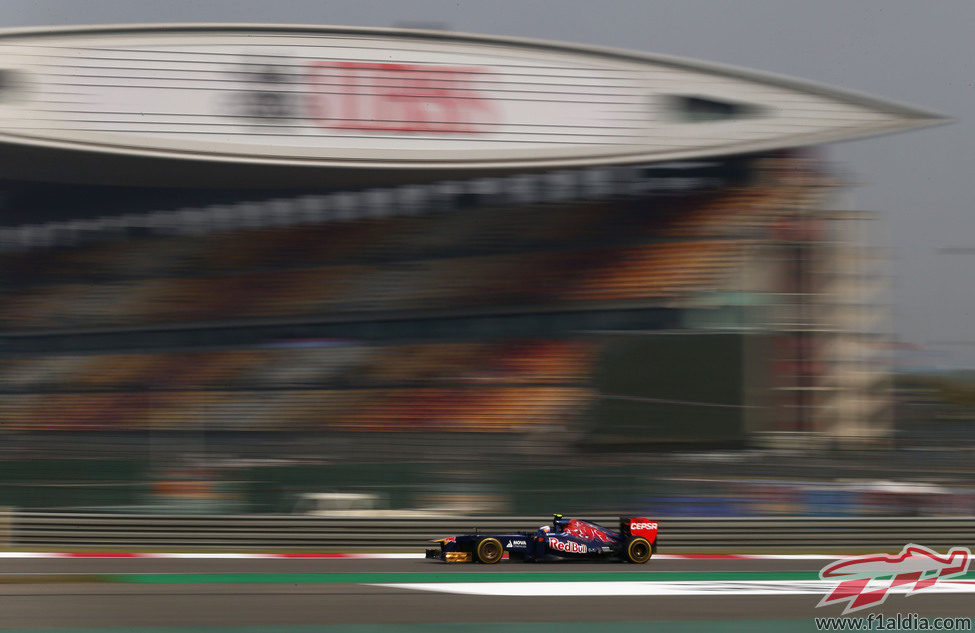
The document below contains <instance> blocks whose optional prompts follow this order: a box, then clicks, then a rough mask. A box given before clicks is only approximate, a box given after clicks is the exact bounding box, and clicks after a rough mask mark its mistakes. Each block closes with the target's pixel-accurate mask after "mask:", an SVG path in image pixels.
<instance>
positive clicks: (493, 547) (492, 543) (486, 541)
mask: <svg viewBox="0 0 975 633" xmlns="http://www.w3.org/2000/svg"><path fill="white" fill-rule="evenodd" d="M503 556H504V546H503V545H501V541H499V540H498V539H496V538H494V537H491V536H489V537H487V538H482V539H481V540H480V541H478V542H477V545H476V546H475V547H474V560H476V561H477V562H479V563H484V564H485V565H493V564H495V563H496V562H498V561H499V560H501V558H502V557H503Z"/></svg>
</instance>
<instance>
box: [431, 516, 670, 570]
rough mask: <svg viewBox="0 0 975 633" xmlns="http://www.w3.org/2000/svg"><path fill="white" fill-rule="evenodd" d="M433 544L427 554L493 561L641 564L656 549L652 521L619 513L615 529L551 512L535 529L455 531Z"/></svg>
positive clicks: (462, 560)
mask: <svg viewBox="0 0 975 633" xmlns="http://www.w3.org/2000/svg"><path fill="white" fill-rule="evenodd" d="M434 542H435V543H440V547H439V548H430V549H427V554H426V557H427V558H433V559H436V560H442V561H445V562H448V563H471V562H478V563H486V564H488V565H491V564H494V563H496V562H498V561H499V560H501V559H502V558H504V554H505V552H507V554H508V557H509V558H512V559H521V560H524V561H525V562H533V561H538V560H545V559H550V558H572V559H593V558H618V559H620V560H621V561H624V562H631V563H645V562H647V561H648V560H650V557H651V556H652V555H653V554H654V553H655V552H656V551H657V522H656V521H651V520H650V519H645V518H637V517H620V529H619V531H617V530H611V529H609V528H605V527H602V526H600V525H597V524H595V523H593V522H591V521H582V520H580V519H565V518H563V517H562V515H561V514H556V515H555V516H554V517H553V519H552V525H551V526H548V525H543V526H542V527H541V528H539V529H538V531H537V532H535V533H531V532H514V533H506V534H480V533H476V534H461V535H459V536H448V537H446V538H442V539H437V540H436V541H434Z"/></svg>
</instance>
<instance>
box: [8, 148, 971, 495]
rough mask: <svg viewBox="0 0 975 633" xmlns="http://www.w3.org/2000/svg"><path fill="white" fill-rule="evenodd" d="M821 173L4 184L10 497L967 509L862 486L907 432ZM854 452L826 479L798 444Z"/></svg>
mask: <svg viewBox="0 0 975 633" xmlns="http://www.w3.org/2000/svg"><path fill="white" fill-rule="evenodd" d="M841 184H843V182H842V179H841V178H839V177H838V176H836V175H835V174H833V173H831V172H830V169H829V167H827V166H826V165H825V164H824V163H823V162H822V161H821V160H820V159H819V158H818V157H817V155H816V154H814V153H812V152H811V151H809V150H788V149H787V150H776V151H768V152H757V153H756V152H752V153H746V154H743V155H736V156H731V157H722V158H718V157H714V158H708V159H700V160H695V161H683V162H662V163H654V164H640V165H636V166H625V167H612V168H596V167H592V168H578V169H575V170H558V171H551V172H549V173H541V174H528V173H520V174H519V173H516V174H514V175H511V176H503V177H491V178H483V177H478V175H477V174H472V175H471V177H470V178H468V179H464V180H450V181H445V182H434V183H432V184H404V185H399V186H384V187H372V188H370V187H361V186H355V187H334V186H333V187H329V188H327V189H313V190H308V189H305V190H301V191H282V190H276V191H262V190H244V189H241V190H237V189H233V188H226V187H223V188H220V189H219V191H218V194H219V195H215V194H214V192H213V191H209V192H208V191H194V190H190V189H178V190H177V191H178V194H179V195H178V196H174V195H173V194H172V191H170V192H168V193H167V194H166V195H160V196H158V197H157V196H154V195H153V194H152V193H151V192H149V191H143V192H142V193H140V192H139V190H133V189H128V188H125V187H82V186H77V185H70V184H63V183H62V184H51V183H45V184H43V185H37V184H34V183H31V182H29V181H25V180H22V179H21V180H17V181H8V182H7V184H6V191H7V194H8V195H7V197H6V202H5V206H4V207H3V209H2V210H0V217H3V218H6V220H5V226H4V227H3V228H0V251H2V253H0V289H2V297H3V300H2V301H0V328H2V330H0V420H2V432H3V439H4V451H5V453H4V455H5V461H4V463H3V464H2V465H0V469H2V471H3V472H2V473H0V505H13V506H24V507H59V508H92V507H98V508H102V509H105V508H116V509H117V508H127V509H131V508H133V507H141V508H143V509H145V508H153V507H155V508H157V509H169V510H172V509H183V510H186V509H190V510H203V511H222V510H226V511H231V510H232V511H289V510H290V509H291V508H292V506H293V505H294V502H295V501H296V500H297V499H298V498H299V497H300V496H301V495H303V494H307V493H314V492H322V491H328V490H332V491H381V492H382V493H383V494H384V495H386V496H387V498H388V499H389V500H390V503H391V504H392V505H394V506H396V507H430V508H437V507H440V508H444V507H450V508H452V509H454V510H460V511H463V510H464V509H467V510H469V511H477V510H478V509H482V510H484V511H488V510H489V511H493V512H536V511H539V510H540V509H543V510H544V509H548V508H551V507H552V506H553V504H555V505H557V506H559V507H560V508H565V509H566V510H572V509H573V508H579V509H584V510H590V511H591V510H609V511H615V510H617V509H619V508H621V507H631V508H638V509H641V510H643V509H646V510H647V511H651V510H652V511H653V512H655V513H657V514H696V513H709V514H774V513H789V514H795V513H800V514H801V513H809V514H816V513H827V514H830V513H832V514H857V513H863V512H890V511H895V512H899V511H904V512H907V513H918V512H931V513H942V512H944V511H945V510H946V509H950V508H952V507H954V508H956V509H958V508H961V507H963V506H964V503H967V504H969V505H968V506H964V507H969V508H970V507H971V499H972V496H971V493H970V491H968V490H948V489H944V491H943V492H944V494H947V495H949V497H942V498H941V501H940V502H939V503H938V504H934V505H932V504H929V506H931V507H928V506H925V507H924V508H920V507H918V505H917V504H916V503H914V504H912V505H910V507H909V508H907V506H904V507H901V508H900V509H898V504H901V505H902V506H903V504H907V503H908V502H907V501H904V499H905V498H913V496H912V495H913V493H911V492H907V493H904V494H900V493H899V492H897V491H893V492H891V491H890V490H889V489H888V490H885V491H881V492H878V491H877V490H876V489H875V487H874V486H873V485H872V484H863V483H860V484H858V483H856V482H857V481H860V482H864V481H875V480H879V479H883V478H885V477H886V475H888V474H889V472H890V471H891V470H892V464H891V463H890V462H889V460H888V453H886V452H885V451H887V450H888V449H890V448H891V447H892V443H893V441H894V438H895V434H894V431H893V430H894V425H893V424H892V420H893V409H892V398H891V392H890V373H889V370H888V368H887V366H886V356H885V348H884V346H883V343H884V341H885V332H886V330H885V327H886V324H885V322H884V317H885V309H884V307H883V301H884V295H883V292H884V285H885V284H884V273H883V266H882V264H883V261H882V257H881V253H880V251H878V250H877V249H872V248H870V247H868V246H867V245H866V244H865V242H864V241H863V240H862V239H861V235H860V233H861V232H859V231H857V230H853V229H854V227H860V228H862V225H863V224H865V223H869V217H868V216H865V215H862V214H855V213H852V212H848V211H844V210H841V209H840V208H839V206H838V204H839V200H840V197H839V194H838V191H839V189H840V185H841ZM174 199H178V203H177V202H174ZM93 201H96V202H97V204H94V203H93ZM864 447H867V448H870V449H871V450H873V451H875V453H873V455H876V457H875V458H871V457H869V456H868V457H865V458H862V459H858V460H857V462H856V463H849V461H848V460H847V461H846V462H844V460H842V459H838V460H837V461H835V462H830V463H829V464H830V465H829V472H828V473H826V474H824V472H823V469H822V466H823V465H824V464H826V463H827V462H825V461H821V462H808V461H807V462H803V464H802V465H800V464H797V462H796V461H795V453H794V452H793V451H796V450H799V451H807V450H809V449H814V450H818V451H822V452H821V453H820V454H821V455H828V454H831V453H830V452H829V451H831V450H833V449H838V448H844V449H849V448H864ZM714 449H720V450H721V451H730V452H717V453H707V455H710V457H708V458H706V460H705V461H701V459H700V456H699V454H698V452H700V451H705V450H714ZM743 449H749V450H762V451H764V452H762V453H749V452H742V451H743ZM674 450H678V451H680V452H679V453H674V452H672V451H674ZM749 455H761V456H762V457H761V459H760V460H755V459H752V458H749V457H748V456H749ZM823 459H825V458H823ZM969 468H970V467H969ZM916 470H917V475H918V476H919V477H922V478H926V479H927V480H935V479H937V478H938V477H939V475H938V473H937V472H934V473H932V472H928V471H927V470H925V469H924V468H923V467H918V468H917V469H916ZM902 472H903V471H902ZM702 473H710V474H711V475H713V476H709V477H702V476H701V475H702ZM717 473H720V475H717ZM843 477H846V478H847V479H848V480H849V481H847V482H846V483H842V484H836V483H835V482H834V483H827V484H823V483H822V480H824V479H834V478H843ZM762 478H764V480H762ZM851 482H852V483H851ZM606 483H613V484H615V489H616V492H615V493H614V494H605V493H603V494H602V496H601V497H600V498H599V499H595V498H591V497H590V496H589V495H588V492H589V491H593V490H596V489H601V490H605V484H606ZM824 486H825V487H824ZM885 493H890V494H885ZM584 499H585V501H583V500H584ZM878 499H879V501H878ZM891 499H893V501H892V500H891ZM944 499H948V501H944ZM870 500H873V501H870ZM935 505H936V507H934V506H935ZM904 508H907V509H906V510H905V509H904ZM546 511H547V510H546Z"/></svg>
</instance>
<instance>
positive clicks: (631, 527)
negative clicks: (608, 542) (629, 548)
mask: <svg viewBox="0 0 975 633" xmlns="http://www.w3.org/2000/svg"><path fill="white" fill-rule="evenodd" d="M657 528H658V524H657V522H656V521H652V520H650V519H648V518H646V517H620V533H621V534H622V535H623V537H624V538H626V537H628V536H642V537H643V538H645V539H647V540H648V541H650V542H651V543H653V542H654V541H656V540H657Z"/></svg>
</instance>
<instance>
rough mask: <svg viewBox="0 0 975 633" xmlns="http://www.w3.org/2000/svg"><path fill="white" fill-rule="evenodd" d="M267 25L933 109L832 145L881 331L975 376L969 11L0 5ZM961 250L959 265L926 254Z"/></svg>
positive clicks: (838, 0) (281, 2)
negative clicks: (605, 56) (875, 229)
mask: <svg viewBox="0 0 975 633" xmlns="http://www.w3.org/2000/svg"><path fill="white" fill-rule="evenodd" d="M122 22H276V23H300V24H339V25H367V26H394V25H403V24H407V25H409V24H419V25H437V24H439V25H443V26H446V27H449V28H450V29H452V30H459V31H468V32H476V33H490V34H501V35H517V36H525V37H539V38H545V39H556V40H565V41H569V42H578V43H587V44H596V45H602V46H617V47H622V48H631V49H636V50H640V51H647V52H654V53H666V54H673V55H683V56H688V57H695V58H699V59H704V60H708V61H716V62H723V63H727V64H735V65H740V66H745V67H750V68H756V69H761V70H768V71H772V72H776V73H781V74H786V75H793V76H795V77H799V78H803V79H810V80H814V81H819V82H823V83H827V84H832V85H835V86H838V87H843V88H849V89H853V90H858V91H862V92H867V93H872V94H875V95H877V96H879V97H882V98H887V99H891V100H895V101H902V102H905V103H908V104H913V105H917V106H920V107H922V108H925V109H929V110H933V111H936V112H940V113H943V114H946V115H948V116H950V117H952V118H954V119H955V122H954V123H953V124H951V125H947V126H942V127H937V128H931V129H924V130H920V131H914V132H908V133H904V134H896V135H892V136H886V137H880V138H874V139H867V140H862V141H854V142H848V143H842V144H835V145H833V146H832V147H830V148H829V156H830V157H831V158H832V159H833V160H835V161H837V162H839V163H841V164H843V165H844V166H845V167H846V169H847V170H848V171H850V172H852V173H853V174H854V175H855V176H856V177H857V178H858V179H859V181H860V182H861V183H862V186H861V187H860V188H859V189H857V190H856V192H855V194H854V196H853V198H852V201H853V203H854V204H855V206H856V207H857V208H860V209H870V210H880V211H883V214H884V218H885V221H886V233H887V234H888V235H889V241H890V243H891V245H892V247H893V253H894V260H893V265H892V274H893V283H894V291H893V297H894V315H895V319H894V330H895V332H896V334H897V335H898V336H899V337H900V338H902V339H903V340H906V341H908V342H914V343H921V344H927V345H931V346H935V343H936V342H938V341H967V342H969V345H963V346H954V348H953V355H946V356H945V357H944V361H945V362H950V361H951V360H952V359H954V360H955V361H956V362H962V363H964V364H967V365H971V366H975V219H973V218H972V217H971V215H972V210H971V207H972V200H975V174H973V173H972V171H973V169H972V168H973V166H975V156H973V154H975V44H973V43H972V42H973V39H972V34H973V33H975V0H931V1H923V0H726V1H721V0H710V1H705V0H652V1H649V0H648V1H646V2H642V1H640V0H599V1H595V2H593V1H585V2H584V1H580V0H562V1H555V0H521V1H516V0H494V1H480V2H476V1H468V0H398V1H395V0H390V1H388V2H378V1H369V0H342V1H328V0H233V1H231V0H151V1H150V0H123V1H119V0H2V2H0V26H4V27H6V26H10V27H12V26H31V25H53V24H95V23H122ZM957 246H970V247H973V251H972V254H961V255H957V254H956V255H945V254H941V253H939V252H938V250H939V249H940V248H944V247H957Z"/></svg>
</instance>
